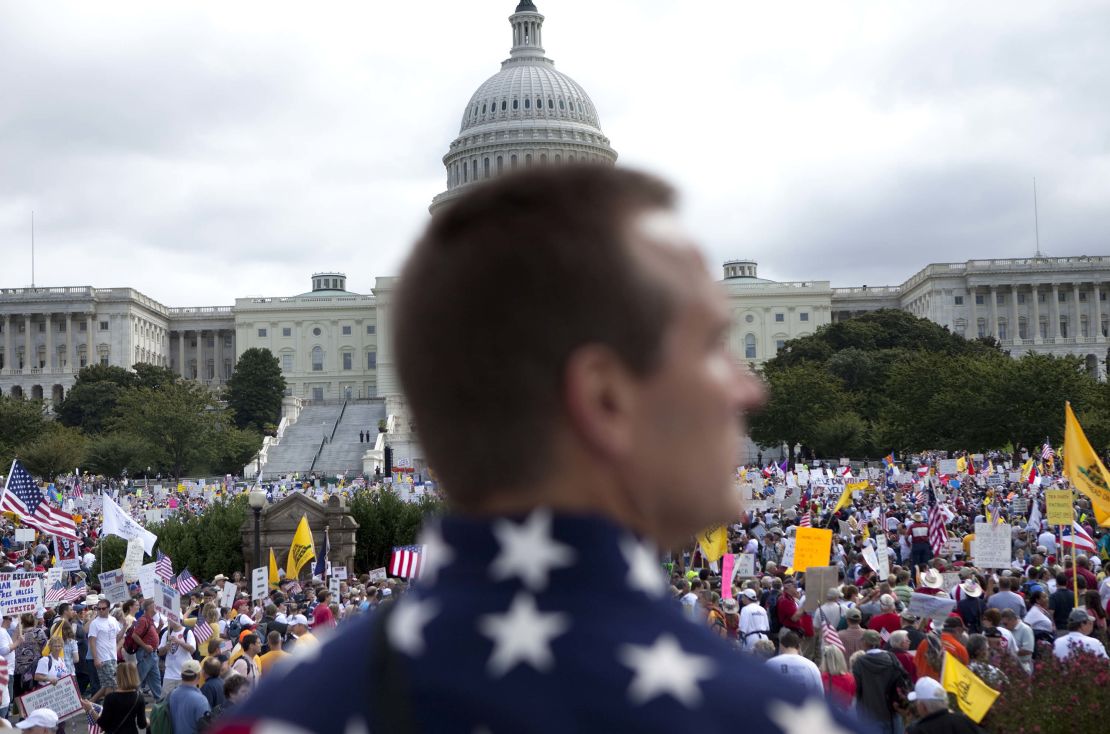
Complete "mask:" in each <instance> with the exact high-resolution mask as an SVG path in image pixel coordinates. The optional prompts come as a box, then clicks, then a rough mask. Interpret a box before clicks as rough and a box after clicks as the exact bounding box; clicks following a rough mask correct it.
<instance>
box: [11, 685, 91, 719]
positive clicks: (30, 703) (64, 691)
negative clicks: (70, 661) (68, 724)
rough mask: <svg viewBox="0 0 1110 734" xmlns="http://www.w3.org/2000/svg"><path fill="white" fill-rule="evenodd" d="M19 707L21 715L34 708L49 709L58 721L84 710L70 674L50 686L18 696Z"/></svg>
mask: <svg viewBox="0 0 1110 734" xmlns="http://www.w3.org/2000/svg"><path fill="white" fill-rule="evenodd" d="M19 707H20V709H22V711H23V716H24V717H26V716H27V714H28V713H29V712H31V711H34V710H35V709H50V710H51V711H53V712H54V713H56V714H57V715H58V721H65V720H66V719H69V718H72V717H74V716H76V715H77V714H79V713H81V712H82V711H84V709H83V708H82V707H81V696H80V695H79V694H78V693H77V683H76V682H75V681H74V679H73V676H72V675H67V676H65V677H64V678H59V679H58V682H57V683H55V684H54V685H52V686H43V687H42V688H36V689H35V690H33V691H30V692H29V693H25V694H23V695H22V696H20V697H19Z"/></svg>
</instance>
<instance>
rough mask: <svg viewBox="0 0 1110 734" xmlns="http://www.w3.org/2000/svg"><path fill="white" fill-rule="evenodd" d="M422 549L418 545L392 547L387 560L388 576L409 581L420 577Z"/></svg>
mask: <svg viewBox="0 0 1110 734" xmlns="http://www.w3.org/2000/svg"><path fill="white" fill-rule="evenodd" d="M423 550H424V549H423V548H422V547H421V546H419V545H399V546H396V547H394V549H393V555H392V556H390V558H389V574H390V575H391V576H400V577H401V578H403V579H411V578H415V577H417V576H419V575H420V559H421V553H422V552H423Z"/></svg>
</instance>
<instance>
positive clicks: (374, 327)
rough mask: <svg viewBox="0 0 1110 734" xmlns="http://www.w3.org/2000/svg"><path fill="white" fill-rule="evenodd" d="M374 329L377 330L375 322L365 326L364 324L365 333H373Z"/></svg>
mask: <svg viewBox="0 0 1110 734" xmlns="http://www.w3.org/2000/svg"><path fill="white" fill-rule="evenodd" d="M376 331H377V327H376V325H375V324H367V326H366V333H367V334H373V333H374V332H376Z"/></svg>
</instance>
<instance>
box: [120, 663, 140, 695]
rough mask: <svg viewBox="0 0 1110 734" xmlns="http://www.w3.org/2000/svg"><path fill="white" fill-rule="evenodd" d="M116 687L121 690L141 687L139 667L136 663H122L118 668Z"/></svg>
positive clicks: (132, 689)
mask: <svg viewBox="0 0 1110 734" xmlns="http://www.w3.org/2000/svg"><path fill="white" fill-rule="evenodd" d="M116 687H117V688H119V689H120V690H121V691H134V690H138V688H139V669H138V668H136V667H135V663H120V664H119V667H118V668H117V669H116Z"/></svg>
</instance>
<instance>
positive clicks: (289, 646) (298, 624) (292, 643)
mask: <svg viewBox="0 0 1110 734" xmlns="http://www.w3.org/2000/svg"><path fill="white" fill-rule="evenodd" d="M318 644H320V641H319V640H317V639H316V636H315V635H313V634H312V633H311V632H309V631H308V617H306V616H305V615H303V614H294V615H293V616H292V617H290V618H289V639H288V640H286V641H285V646H284V649H285V651H286V652H292V651H293V649H294V648H295V647H299V646H306V647H307V646H310V645H318Z"/></svg>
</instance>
